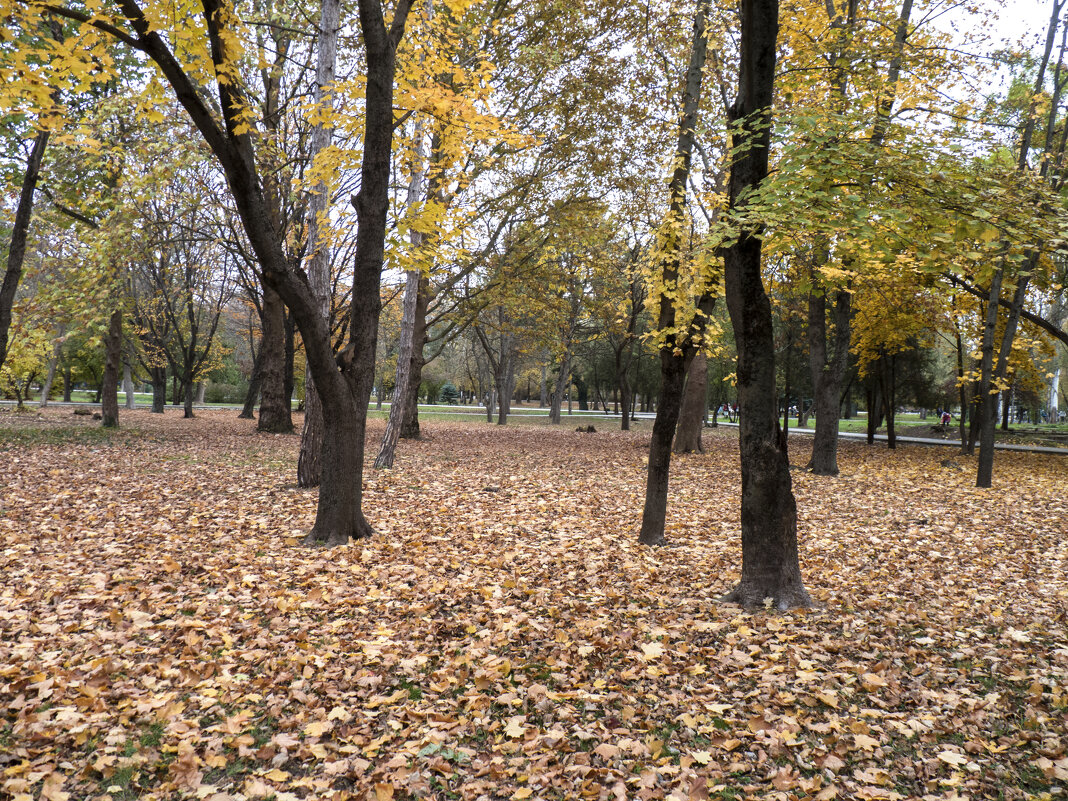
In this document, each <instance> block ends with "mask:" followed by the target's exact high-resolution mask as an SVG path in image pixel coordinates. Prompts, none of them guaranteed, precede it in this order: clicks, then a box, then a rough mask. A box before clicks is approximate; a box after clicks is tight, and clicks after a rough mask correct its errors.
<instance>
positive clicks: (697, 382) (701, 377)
mask: <svg viewBox="0 0 1068 801" xmlns="http://www.w3.org/2000/svg"><path fill="white" fill-rule="evenodd" d="M707 388H708V358H707V357H706V356H705V355H704V354H703V353H698V354H697V355H696V356H694V357H693V361H691V362H690V369H689V370H688V371H687V372H686V388H685V390H684V392H683V396H682V409H681V410H680V412H679V423H678V428H677V429H676V431H675V453H703V452H704V448H703V447H702V445H701V430H702V429H703V428H704V423H705V410H706V409H707V408H708V404H707V403H706V402H705V399H706V390H707Z"/></svg>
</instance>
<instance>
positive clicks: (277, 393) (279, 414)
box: [256, 286, 293, 434]
mask: <svg viewBox="0 0 1068 801" xmlns="http://www.w3.org/2000/svg"><path fill="white" fill-rule="evenodd" d="M262 328H263V336H262V337H261V339H260V358H259V362H260V393H261V395H262V398H261V400H260V419H259V423H258V425H257V426H256V428H257V430H259V431H264V432H266V433H268V434H290V433H292V431H293V411H292V408H291V406H290V402H289V397H290V396H288V395H286V323H285V308H284V307H283V305H282V299H281V297H279V295H278V293H277V292H276V291H275V290H273V289H271V288H270V287H267V286H265V287H264V288H263V320H262Z"/></svg>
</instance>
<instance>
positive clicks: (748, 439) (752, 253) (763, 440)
mask: <svg viewBox="0 0 1068 801" xmlns="http://www.w3.org/2000/svg"><path fill="white" fill-rule="evenodd" d="M778 17H779V4H778V0H742V2H741V51H740V64H741V69H740V75H739V88H738V97H737V99H736V100H735V102H734V104H733V105H732V106H731V108H730V110H729V119H730V122H731V123H732V125H733V126H734V127H733V134H732V148H733V149H734V151H735V152H736V153H737V155H736V156H735V160H734V163H733V164H732V165H731V172H730V182H729V187H728V202H729V205H728V209H729V211H730V213H732V214H733V213H735V212H737V211H738V210H739V208H740V207H742V206H744V204H745V203H746V198H745V195H746V194H748V193H749V192H751V191H752V190H753V189H755V188H756V187H758V186H759V185H760V183H761V182H762V181H763V180H764V179H765V178H766V177H767V174H768V150H769V147H770V140H771V128H770V119H769V117H770V112H771V101H772V90H773V86H774V81H775V46H776V38H777V36H778V29H779V22H778ZM739 148H740V149H739ZM761 233H762V232H761V230H759V229H752V228H743V229H742V230H740V231H739V235H738V239H737V240H736V241H735V243H734V244H733V245H731V246H730V247H728V248H726V249H725V250H724V254H723V255H724V260H725V265H724V266H725V277H726V296H727V309H728V311H729V313H730V318H731V325H732V327H733V328H734V338H735V342H736V343H737V348H738V369H737V376H738V385H737V386H738V406H739V414H740V420H739V450H740V453H741V463H742V503H741V507H742V509H741V518H742V576H741V580H740V581H739V583H738V585H737V586H736V587H735V588H734V589H733V590H731V592H730V593H728V594H727V596H726V598H725V600H727V601H732V602H737V603H740V604H741V605H742V606H744V607H759V606H762V605H764V604H765V602H768V603H770V604H772V605H774V606H775V607H776V608H778V609H789V608H792V607H799V606H808V605H809V604H810V603H811V599H810V598H809V595H808V592H807V591H806V590H805V587H804V584H803V582H802V580H801V568H800V565H799V563H798V552H797V505H796V502H795V501H794V494H793V488H792V484H791V479H790V465H789V463H788V462H787V459H786V448H785V442H783V441H782V439H781V437H780V432H779V430H778V416H777V414H776V402H775V396H776V393H775V349H774V331H773V328H772V317H771V304H770V302H769V300H768V296H767V293H766V292H765V290H764V284H763V281H762V278H761V239H760V234H761Z"/></svg>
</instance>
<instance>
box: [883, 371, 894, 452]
mask: <svg viewBox="0 0 1068 801" xmlns="http://www.w3.org/2000/svg"><path fill="white" fill-rule="evenodd" d="M880 361H881V362H882V369H883V409H884V411H885V412H886V447H887V448H889V449H890V450H894V449H895V448H897V434H896V433H895V431H894V422H895V414H896V412H897V375H896V373H897V356H896V355H894V354H891V355H890V356H884V357H883V358H882V359H881V360H880Z"/></svg>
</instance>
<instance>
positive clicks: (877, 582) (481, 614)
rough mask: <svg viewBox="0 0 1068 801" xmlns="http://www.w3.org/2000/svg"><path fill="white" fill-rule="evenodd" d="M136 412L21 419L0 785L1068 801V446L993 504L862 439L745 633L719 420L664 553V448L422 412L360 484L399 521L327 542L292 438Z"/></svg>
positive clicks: (1009, 457)
mask: <svg viewBox="0 0 1068 801" xmlns="http://www.w3.org/2000/svg"><path fill="white" fill-rule="evenodd" d="M123 426H124V427H123V428H122V429H120V430H119V431H117V432H113V433H101V432H100V430H99V429H96V428H92V427H90V426H89V425H87V424H79V423H76V422H73V421H72V420H71V418H70V416H69V413H68V412H65V411H64V410H48V411H46V413H45V415H44V417H43V418H36V417H29V416H26V415H14V414H4V415H0V454H2V458H3V459H4V460H5V462H6V463H7V465H8V470H7V472H6V475H5V478H4V491H3V494H2V496H0V542H2V546H0V548H2V550H0V570H2V571H3V576H4V580H3V582H2V584H0V797H8V798H11V799H15V800H16V801H27V800H28V799H37V798H39V799H47V800H49V801H64V799H66V800H68V801H70V800H71V799H128V798H143V799H157V798H158V799H169V798H197V799H210V801H227V800H228V799H255V798H264V799H269V798H274V799H277V801H289V800H290V799H338V800H339V801H340V800H343V799H375V800H376V801H381V799H395V800H396V801H401V800H402V799H414V798H433V799H453V798H458V799H472V801H483V800H484V799H524V798H531V799H578V798H589V799H610V800H612V801H615V800H617V799H618V800H620V801H622V800H623V799H656V798H666V799H675V800H676V801H677V800H678V799H685V800H687V801H689V800H691V799H694V800H701V799H713V798H772V799H784V800H786V799H821V801H826V799H833V798H861V799H901V798H945V799H952V798H967V797H971V798H987V797H1004V798H1047V797H1057V796H1061V797H1063V796H1064V794H1065V789H1064V788H1065V787H1066V786H1068V751H1066V746H1068V743H1066V731H1068V631H1066V629H1068V580H1066V574H1068V500H1066V499H1068V470H1066V469H1065V462H1064V460H1063V458H1062V457H1053V456H1040V455H1029V454H1013V453H1005V454H1002V453H999V454H998V461H997V464H996V480H995V488H994V489H993V490H978V489H975V488H974V487H971V486H970V483H971V479H972V476H971V471H970V469H965V470H960V471H950V470H947V469H945V468H944V467H942V466H941V465H940V461H941V460H942V459H943V458H944V456H945V454H944V453H943V452H942V451H941V450H940V449H918V448H901V449H898V450H897V451H887V450H884V449H880V448H876V449H869V448H867V447H865V446H863V445H859V444H853V443H845V442H843V443H842V444H841V451H840V465H841V466H842V474H841V475H840V476H839V477H837V478H818V477H814V476H811V475H808V474H806V473H804V472H802V471H800V470H795V471H794V473H793V475H794V482H795V492H796V494H797V497H798V505H799V509H800V524H799V525H800V528H799V534H800V542H801V558H802V570H803V574H804V576H805V580H806V584H807V586H808V588H809V590H810V592H811V593H812V595H813V597H814V599H816V601H817V602H818V606H817V607H816V608H814V609H811V610H803V611H796V612H792V613H787V614H778V613H771V612H765V611H762V610H761V611H757V612H753V613H747V612H743V611H741V610H740V609H739V608H738V607H735V606H730V605H724V604H721V603H719V602H718V600H717V599H718V598H719V597H720V596H721V595H722V594H723V593H725V592H726V591H727V590H728V589H729V588H730V587H731V586H732V584H733V583H734V582H735V581H736V580H737V576H738V567H739V564H740V542H739V534H738V525H739V524H738V511H737V509H738V503H737V497H738V492H739V477H738V468H737V459H738V452H737V447H736V434H735V433H734V432H733V431H731V430H727V431H718V432H710V433H709V432H706V447H707V448H708V452H707V453H706V454H702V455H692V456H685V457H678V458H676V459H675V461H674V464H673V474H672V484H671V497H670V506H669V518H668V525H667V534H668V541H669V544H668V545H667V546H666V547H663V548H657V549H648V548H645V547H642V546H639V545H638V544H637V542H636V531H637V528H638V523H639V518H640V513H641V504H642V499H643V492H644V480H645V454H646V452H647V447H648V435H647V434H641V433H633V432H630V433H624V432H608V433H605V432H600V433H598V434H597V436H594V437H591V436H588V435H578V434H575V433H574V432H571V431H568V430H553V429H549V428H547V427H515V428H511V427H509V428H505V429H501V428H498V427H495V426H487V425H485V424H433V423H431V424H429V425H425V429H426V430H427V431H428V433H429V437H428V438H427V439H426V440H424V441H421V442H403V443H402V444H401V447H400V449H399V451H398V459H397V463H396V467H395V468H394V469H393V470H390V471H384V472H375V471H373V470H370V469H369V470H368V471H367V473H366V476H365V480H366V484H365V487H366V495H365V509H366V512H367V515H368V518H369V519H370V520H371V521H372V523H373V525H374V526H375V528H376V532H377V535H376V536H375V537H374V538H372V539H370V540H366V541H360V542H355V543H353V544H350V545H349V546H345V547H342V548H336V549H333V550H309V549H305V548H303V547H300V546H299V545H298V544H297V543H298V540H299V537H300V536H301V535H302V534H303V532H304V531H306V530H307V529H308V528H309V527H310V526H311V523H312V521H313V519H314V510H315V501H316V493H315V492H314V491H306V490H299V489H297V488H296V487H295V486H294V485H293V479H292V476H293V472H294V471H293V467H294V465H295V461H296V451H297V446H298V438H297V437H292V436H265V435H257V434H256V433H255V432H254V428H253V424H251V423H249V422H247V421H239V420H236V419H234V413H233V412H229V411H228V412H204V413H202V414H201V416H200V417H198V418H197V419H195V420H182V419H180V418H176V417H172V416H165V417H162V418H161V417H159V416H158V415H151V414H149V413H147V412H134V413H128V412H124V416H123ZM380 435H381V424H380V423H378V424H376V423H375V422H372V423H371V428H370V434H369V437H370V439H371V441H376V440H377V438H378V437H379V436H380ZM794 448H795V451H794V453H793V454H792V456H793V459H794V463H795V464H798V463H803V462H804V461H805V459H806V458H807V454H805V453H803V452H802V448H801V447H799V445H797V444H795V445H794ZM955 458H956V459H958V460H960V461H961V462H962V463H963V464H964V466H965V467H968V465H970V464H971V462H970V461H969V460H968V459H967V458H965V457H955Z"/></svg>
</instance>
